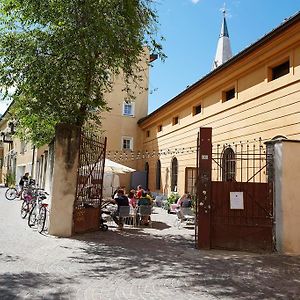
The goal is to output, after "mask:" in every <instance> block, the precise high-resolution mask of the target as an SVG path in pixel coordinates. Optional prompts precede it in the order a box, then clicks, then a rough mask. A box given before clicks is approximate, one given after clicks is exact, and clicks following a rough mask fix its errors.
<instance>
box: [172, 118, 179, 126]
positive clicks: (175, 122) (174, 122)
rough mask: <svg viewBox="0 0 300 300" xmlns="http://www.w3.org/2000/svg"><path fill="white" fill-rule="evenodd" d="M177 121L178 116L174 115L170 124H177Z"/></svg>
mask: <svg viewBox="0 0 300 300" xmlns="http://www.w3.org/2000/svg"><path fill="white" fill-rule="evenodd" d="M178 122H179V118H178V116H176V117H174V118H173V120H172V125H176V124H178Z"/></svg>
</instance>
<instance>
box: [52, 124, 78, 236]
mask: <svg viewBox="0 0 300 300" xmlns="http://www.w3.org/2000/svg"><path fill="white" fill-rule="evenodd" d="M79 143H80V128H79V127H77V126H74V125H69V124H59V125H58V126H57V127H56V133H55V144H54V168H53V179H52V194H51V209H50V224H49V234H51V235H55V236H60V237H69V236H71V235H72V226H73V205H74V199H75V193H76V184H77V170H78V157H79V155H78V152H79Z"/></svg>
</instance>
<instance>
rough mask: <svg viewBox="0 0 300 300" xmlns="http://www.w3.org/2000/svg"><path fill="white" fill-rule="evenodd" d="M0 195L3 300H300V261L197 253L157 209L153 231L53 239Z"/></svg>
mask: <svg viewBox="0 0 300 300" xmlns="http://www.w3.org/2000/svg"><path fill="white" fill-rule="evenodd" d="M4 191H5V189H3V188H1V190H0V223H1V227H0V245H1V246H0V274H1V276H0V299H103V300H107V299H152V300H154V299H172V300H175V299H190V300H193V299H299V298H300V257H289V256H281V255H278V254H271V255H270V254H269V255H266V254H264V255H262V254H251V253H240V252H228V251H199V250H196V249H194V242H193V230H189V229H178V228H174V226H172V224H173V223H174V219H175V216H174V215H168V214H167V213H166V212H165V211H162V210H161V209H157V211H158V212H159V213H157V214H155V215H154V216H153V228H131V227H126V228H125V230H124V231H121V232H119V231H116V230H115V228H110V229H109V231H107V232H97V233H89V234H84V235H77V236H74V237H72V238H68V239H67V238H56V237H52V236H48V235H43V234H39V233H38V232H37V231H36V230H35V229H31V228H29V227H28V226H27V222H26V221H27V220H23V219H21V217H20V213H19V211H20V205H21V202H20V201H18V200H14V201H8V200H6V199H5V197H4Z"/></svg>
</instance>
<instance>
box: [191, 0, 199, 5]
mask: <svg viewBox="0 0 300 300" xmlns="http://www.w3.org/2000/svg"><path fill="white" fill-rule="evenodd" d="M199 1H200V0H192V2H193V3H194V4H197V3H198V2H199Z"/></svg>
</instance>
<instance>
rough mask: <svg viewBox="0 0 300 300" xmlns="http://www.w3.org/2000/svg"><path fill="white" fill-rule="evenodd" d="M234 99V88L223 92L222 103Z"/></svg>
mask: <svg viewBox="0 0 300 300" xmlns="http://www.w3.org/2000/svg"><path fill="white" fill-rule="evenodd" d="M234 97H235V88H232V89H230V90H227V91H225V92H223V97H222V98H223V99H222V100H223V102H225V101H229V100H231V99H233V98H234Z"/></svg>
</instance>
